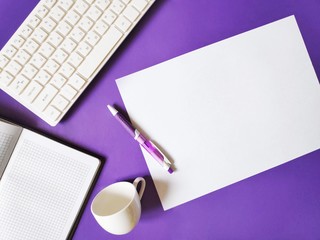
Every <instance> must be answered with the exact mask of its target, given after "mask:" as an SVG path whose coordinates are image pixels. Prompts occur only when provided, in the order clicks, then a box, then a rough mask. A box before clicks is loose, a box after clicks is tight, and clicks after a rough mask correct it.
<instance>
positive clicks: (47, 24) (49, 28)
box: [40, 18, 57, 33]
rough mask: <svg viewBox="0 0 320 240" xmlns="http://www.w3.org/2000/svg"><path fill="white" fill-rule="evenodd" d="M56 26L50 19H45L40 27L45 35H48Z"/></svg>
mask: <svg viewBox="0 0 320 240" xmlns="http://www.w3.org/2000/svg"><path fill="white" fill-rule="evenodd" d="M56 25H57V24H56V23H55V21H53V20H52V19H51V18H46V19H44V20H43V21H42V22H41V24H40V27H41V28H42V29H43V30H45V31H46V32H47V33H50V32H52V30H53V29H54V28H55V27H56Z"/></svg>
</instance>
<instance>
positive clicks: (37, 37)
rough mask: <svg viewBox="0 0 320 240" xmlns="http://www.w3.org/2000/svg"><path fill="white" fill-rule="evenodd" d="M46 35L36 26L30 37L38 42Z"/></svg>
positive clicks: (42, 40)
mask: <svg viewBox="0 0 320 240" xmlns="http://www.w3.org/2000/svg"><path fill="white" fill-rule="evenodd" d="M47 37H48V34H47V33H46V32H45V31H43V30H42V29H40V28H37V29H36V30H34V32H33V34H32V35H31V38H32V39H33V40H35V41H36V42H37V43H39V44H41V43H43V42H44V40H46V38H47Z"/></svg>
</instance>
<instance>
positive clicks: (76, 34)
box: [70, 28, 85, 43]
mask: <svg viewBox="0 0 320 240" xmlns="http://www.w3.org/2000/svg"><path fill="white" fill-rule="evenodd" d="M84 35H85V33H84V32H83V31H82V30H81V29H80V28H75V29H73V30H72V32H71V34H70V36H71V37H72V39H73V40H75V41H76V42H77V43H79V42H80V41H81V40H82V38H83V37H84Z"/></svg>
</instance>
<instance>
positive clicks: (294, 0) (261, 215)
mask: <svg viewBox="0 0 320 240" xmlns="http://www.w3.org/2000/svg"><path fill="white" fill-rule="evenodd" d="M37 2H38V1H36V0H28V1H22V0H20V1H18V0H1V1H0V48H2V47H3V46H4V44H5V43H6V42H7V41H8V39H9V38H10V36H11V35H12V34H13V33H14V32H15V30H16V29H17V27H18V26H19V25H20V24H21V23H22V21H23V19H24V18H25V17H26V16H27V14H28V13H29V12H30V11H31V9H32V8H33V7H34V6H35V5H36V3H37ZM292 14H294V15H295V16H296V19H297V22H298V24H299V26H300V29H301V32H302V35H303V37H304V40H305V43H306V46H307V49H308V51H309V54H310V57H311V60H312V62H313V65H314V67H315V70H316V73H317V75H318V77H319V76H320V47H319V46H320V1H319V0H281V1H279V0H268V1H257V0H196V1H193V0H157V2H156V3H155V4H154V6H153V7H152V8H151V9H150V11H149V12H148V13H147V15H146V16H145V17H144V18H143V19H142V21H141V22H140V23H139V24H138V26H137V27H136V28H135V29H134V30H133V32H132V33H131V34H130V36H129V37H128V38H127V39H126V40H125V42H124V43H123V44H122V46H121V47H120V48H119V49H118V51H117V52H116V54H115V55H114V56H113V57H112V59H111V60H110V61H109V62H108V63H107V64H106V66H105V67H104V68H103V69H102V71H101V72H100V73H99V74H98V76H97V77H96V78H95V80H94V81H93V82H92V84H91V85H90V86H89V88H88V89H87V90H86V91H85V92H84V94H83V95H82V96H81V97H80V99H79V100H78V101H77V103H76V104H75V105H74V107H73V108H72V110H71V111H70V112H69V113H68V114H67V116H66V117H65V118H64V119H63V121H62V122H61V123H60V124H58V126H56V127H54V128H52V127H50V126H49V125H47V124H46V123H44V122H43V121H42V120H40V119H39V118H37V117H36V116H35V115H33V114H32V113H31V112H29V111H28V110H26V109H25V108H24V107H22V106H21V105H20V104H18V103H17V102H15V101H14V100H13V99H11V98H10V97H9V96H7V95H6V94H5V93H3V92H2V91H0V116H2V117H5V118H8V119H10V120H12V121H14V122H16V123H20V124H23V125H25V126H27V127H29V128H32V129H35V130H38V131H40V132H44V133H47V134H49V135H53V136H55V137H58V138H60V139H62V140H64V141H67V142H70V143H72V144H75V145H77V146H80V147H81V148H83V149H86V150H88V151H91V152H93V153H96V154H98V155H100V156H102V157H103V158H104V159H105V164H104V167H103V169H102V172H101V174H100V176H99V178H98V180H97V183H96V185H95V186H94V189H93V192H92V193H91V195H90V197H89V201H88V203H87V205H86V206H85V209H84V212H83V214H82V215H81V219H80V222H79V224H78V225H77V228H76V231H75V234H74V236H73V239H77V240H80V239H153V240H157V239H166V240H169V239H290V240H291V239H320V150H318V151H315V152H313V153H310V154H308V155H306V156H303V157H300V158H298V159H296V160H294V161H291V162H289V163H286V164H284V165H282V166H279V167H277V168H274V169H272V170H269V171H266V172H264V173H261V174H259V175H257V176H254V177H251V178H249V179H246V180H244V181H241V182H239V183H236V184H233V185H232V186H229V187H226V188H224V189H221V190H219V191H216V192H213V193H211V194H208V195H206V196H203V197H201V198H199V199H196V200H194V201H191V202H189V203H186V204H183V205H181V206H179V207H176V208H174V209H171V210H169V211H166V212H164V211H163V209H162V207H161V203H160V200H159V198H158V196H157V193H156V190H155V187H154V184H153V182H152V179H151V177H150V174H149V171H148V168H147V166H146V164H145V161H144V159H143V156H142V153H141V152H140V149H139V147H138V145H137V144H136V143H135V142H134V141H133V140H132V139H131V138H130V137H129V135H128V134H127V133H126V132H125V131H124V130H123V129H122V127H121V126H120V125H119V123H118V122H116V121H115V120H114V119H113V118H112V116H111V114H110V113H109V112H108V110H107V109H106V105H107V104H116V105H117V106H119V107H120V108H122V109H123V110H125V108H124V104H123V102H122V99H121V97H120V94H119V91H118V89H117V86H116V84H115V79H117V78H119V77H122V76H125V75H127V74H130V73H133V72H135V71H138V70H141V69H144V68H146V67H149V66H152V65H154V64H157V63H160V62H162V61H165V60H168V59H170V58H172V57H175V56H178V55H181V54H183V53H186V52H188V51H191V50H194V49H197V48H199V47H202V46H205V45H208V44H211V43H214V42H217V41H220V40H223V39H226V38H228V37H231V36H234V35H236V34H239V33H242V32H245V31H247V30H251V29H253V28H256V27H259V26H262V25H264V24H267V23H270V22H273V21H275V20H278V19H281V18H284V17H287V16H289V15H292ZM195 64H197V63H195ZM231 71H232V69H231ZM177 97H178V96H177ZM190 97H192V96H190ZM137 176H145V177H146V179H147V189H146V192H145V195H144V197H143V200H142V207H143V211H142V216H141V220H140V223H139V224H138V226H137V227H136V228H135V229H134V230H133V231H132V232H131V233H129V234H128V235H124V236H114V235H111V234H109V233H107V232H105V231H103V230H102V229H101V228H100V227H99V226H98V225H97V223H96V222H95V220H94V218H93V217H92V215H91V213H90V203H91V201H92V199H93V196H94V195H96V194H97V193H98V191H100V190H101V189H102V188H104V187H105V186H107V185H109V184H111V183H114V182H116V181H120V180H130V179H134V178H135V177H137ZM168 177H169V176H168ZM186 187H188V186H186ZM0 217H1V216H0Z"/></svg>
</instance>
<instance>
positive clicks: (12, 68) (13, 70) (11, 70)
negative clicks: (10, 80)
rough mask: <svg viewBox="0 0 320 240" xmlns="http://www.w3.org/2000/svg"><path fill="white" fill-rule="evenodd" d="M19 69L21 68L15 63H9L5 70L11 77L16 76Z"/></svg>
mask: <svg viewBox="0 0 320 240" xmlns="http://www.w3.org/2000/svg"><path fill="white" fill-rule="evenodd" d="M21 69H22V66H21V65H20V64H19V63H17V62H15V61H11V62H10V63H9V64H8V65H7V67H6V70H7V71H8V72H9V73H10V74H11V75H13V76H16V75H17V74H18V72H20V70H21Z"/></svg>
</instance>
